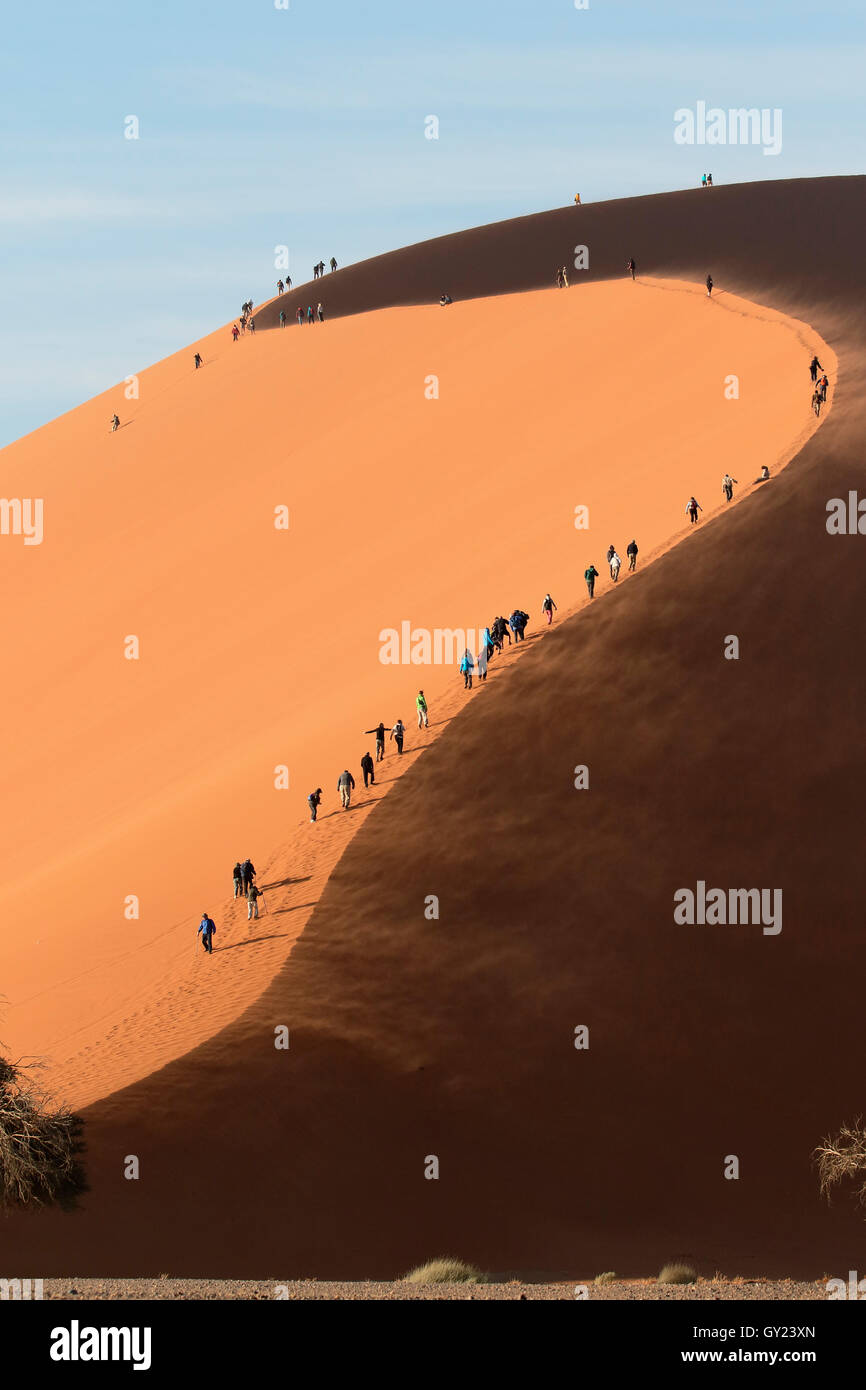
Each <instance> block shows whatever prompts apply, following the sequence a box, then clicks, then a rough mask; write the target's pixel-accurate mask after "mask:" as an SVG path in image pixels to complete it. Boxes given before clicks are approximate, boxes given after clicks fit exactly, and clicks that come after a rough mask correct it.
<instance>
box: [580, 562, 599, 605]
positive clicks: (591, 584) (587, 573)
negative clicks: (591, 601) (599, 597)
mask: <svg viewBox="0 0 866 1390" xmlns="http://www.w3.org/2000/svg"><path fill="white" fill-rule="evenodd" d="M583 577H584V579H585V580H586V587H587V589H589V596H590V598H592V597H593V595H594V593H595V581H596V580H597V579H598V570H597V569H596V567H595V565H590V567H589V569H588V570H584V572H583Z"/></svg>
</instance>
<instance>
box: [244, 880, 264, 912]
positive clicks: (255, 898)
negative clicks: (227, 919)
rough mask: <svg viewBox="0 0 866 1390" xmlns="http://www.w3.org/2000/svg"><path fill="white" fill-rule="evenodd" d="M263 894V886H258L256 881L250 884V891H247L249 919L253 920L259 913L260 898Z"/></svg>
mask: <svg viewBox="0 0 866 1390" xmlns="http://www.w3.org/2000/svg"><path fill="white" fill-rule="evenodd" d="M261 896H262V890H261V888H257V887H256V885H255V884H254V883H252V884H250V891H249V893H247V921H248V922H251V921H252V920H253V918H254V917H258V915H259V898H260V897H261Z"/></svg>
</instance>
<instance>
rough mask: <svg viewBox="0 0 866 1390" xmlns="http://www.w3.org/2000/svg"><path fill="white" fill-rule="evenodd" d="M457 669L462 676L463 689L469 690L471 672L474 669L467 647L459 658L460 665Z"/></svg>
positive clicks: (470, 686)
mask: <svg viewBox="0 0 866 1390" xmlns="http://www.w3.org/2000/svg"><path fill="white" fill-rule="evenodd" d="M458 669H459V670H460V672H461V674H462V676H463V689H464V690H471V689H472V672H473V671H474V670H475V662H474V661H473V660H472V653H471V652H470V650H469V648H468V647H467V648H466V650H465V652H464V653H463V656H462V657H461V658H460V666H459V668H458Z"/></svg>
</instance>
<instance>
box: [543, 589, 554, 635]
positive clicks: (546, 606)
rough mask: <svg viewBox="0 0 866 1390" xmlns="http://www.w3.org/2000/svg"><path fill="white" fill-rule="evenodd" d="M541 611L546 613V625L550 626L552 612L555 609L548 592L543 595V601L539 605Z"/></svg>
mask: <svg viewBox="0 0 866 1390" xmlns="http://www.w3.org/2000/svg"><path fill="white" fill-rule="evenodd" d="M541 611H542V613H546V614H547V626H548V627H550V624H551V623H552V622H553V615H554V612H555V611H556V604H555V603H554V602H553V599H552V598H551V597H550V594H545V595H544V602H543V603H542V605H541Z"/></svg>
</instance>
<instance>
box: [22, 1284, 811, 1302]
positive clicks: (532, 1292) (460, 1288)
mask: <svg viewBox="0 0 866 1390" xmlns="http://www.w3.org/2000/svg"><path fill="white" fill-rule="evenodd" d="M583 1287H586V1290H587V1297H588V1298H589V1299H590V1300H603V1301H609V1300H612V1299H620V1300H622V1299H626V1300H629V1301H641V1300H651V1301H657V1302H678V1301H686V1302H692V1303H694V1302H701V1301H713V1300H724V1301H745V1302H749V1301H751V1300H753V1299H761V1298H771V1299H783V1300H820V1301H824V1300H825V1299H826V1297H827V1294H826V1289H825V1284H824V1280H823V1279H820V1280H815V1281H814V1282H812V1283H803V1282H798V1281H796V1280H793V1279H773V1280H769V1279H768V1280H761V1279H699V1280H698V1282H697V1283H696V1284H657V1283H656V1281H655V1280H654V1279H629V1280H617V1281H615V1282H613V1283H608V1284H598V1285H597V1284H594V1283H593V1282H592V1281H589V1282H588V1283H587V1284H586V1285H585V1286H583V1285H580V1284H579V1283H578V1282H577V1281H575V1282H574V1283H571V1282H567V1283H566V1282H561V1283H555V1284H522V1283H520V1282H519V1281H516V1280H514V1281H512V1282H510V1283H507V1284H406V1283H402V1282H395V1283H372V1282H371V1283H353V1284H349V1283H345V1284H340V1283H328V1282H324V1281H323V1282H321V1283H320V1282H319V1281H318V1280H316V1279H303V1280H296V1281H292V1282H286V1281H282V1280H280V1279H273V1280H271V1279H267V1280H265V1279H259V1280H254V1279H168V1278H166V1279H46V1280H45V1281H44V1297H45V1298H46V1299H58V1300H76V1299H104V1300H109V1301H110V1300H123V1299H167V1300H188V1299H194V1300H197V1299H259V1300H272V1299H274V1298H276V1297H277V1296H278V1293H279V1296H280V1297H282V1298H286V1296H288V1298H289V1299H296V1300H297V1299H301V1300H307V1299H313V1300H316V1299H317V1300H320V1301H321V1300H328V1301H330V1300H351V1301H353V1302H354V1301H358V1300H361V1301H363V1300H366V1299H374V1300H379V1299H398V1300H402V1299H422V1300H426V1299H440V1300H441V1299H444V1300H453V1299H493V1300H501V1299H514V1300H521V1299H525V1300H529V1299H546V1300H549V1299H568V1300H570V1301H571V1300H573V1299H574V1298H575V1289H576V1288H581V1289H582V1288H583Z"/></svg>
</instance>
